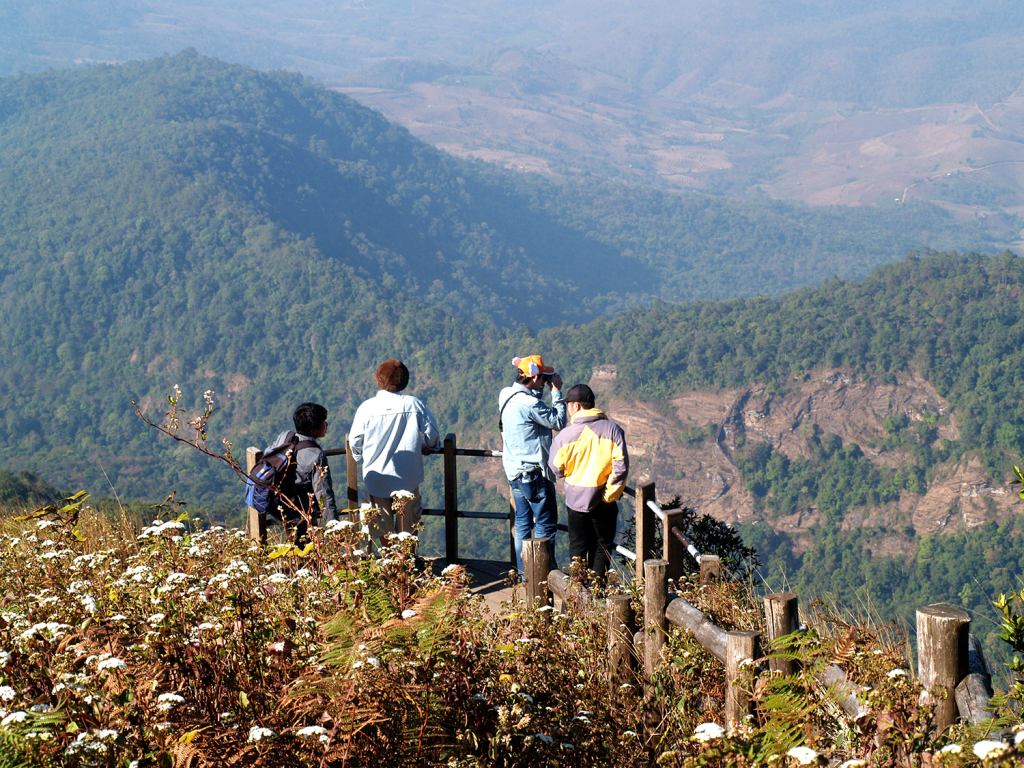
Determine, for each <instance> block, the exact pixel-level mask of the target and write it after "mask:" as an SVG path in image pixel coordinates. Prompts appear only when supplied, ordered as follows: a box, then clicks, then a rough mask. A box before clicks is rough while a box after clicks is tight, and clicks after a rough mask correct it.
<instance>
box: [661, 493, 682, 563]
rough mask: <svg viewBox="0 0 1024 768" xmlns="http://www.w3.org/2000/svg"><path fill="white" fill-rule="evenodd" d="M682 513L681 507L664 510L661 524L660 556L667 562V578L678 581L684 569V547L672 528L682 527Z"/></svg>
mask: <svg viewBox="0 0 1024 768" xmlns="http://www.w3.org/2000/svg"><path fill="white" fill-rule="evenodd" d="M684 514H685V510H682V509H673V510H672V511H671V512H666V513H665V519H664V524H663V536H662V542H663V544H662V557H663V558H664V559H665V560H666V561H667V562H668V578H669V579H671V580H672V581H679V579H681V578H682V577H683V573H684V570H685V563H684V560H685V558H686V547H685V545H684V544H683V542H681V541H680V540H679V539H678V538H677V537H676V536H675V534H673V533H672V529H673V528H678V529H679V530H682V529H683V526H682V522H683V515H684Z"/></svg>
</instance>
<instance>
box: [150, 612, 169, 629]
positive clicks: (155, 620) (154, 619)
mask: <svg viewBox="0 0 1024 768" xmlns="http://www.w3.org/2000/svg"><path fill="white" fill-rule="evenodd" d="M166 618H167V615H166V614H163V613H154V614H153V615H152V616H150V617H149V618H148V619H146V623H147V624H149V625H150V626H151V627H155V626H156V625H157V624H159V623H160V622H162V621H163V620H164V619H166Z"/></svg>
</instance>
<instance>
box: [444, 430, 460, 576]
mask: <svg viewBox="0 0 1024 768" xmlns="http://www.w3.org/2000/svg"><path fill="white" fill-rule="evenodd" d="M444 551H445V560H447V561H448V562H449V563H455V562H458V559H459V486H458V476H457V475H456V472H455V434H454V433H452V432H449V433H448V435H447V436H446V437H445V439H444Z"/></svg>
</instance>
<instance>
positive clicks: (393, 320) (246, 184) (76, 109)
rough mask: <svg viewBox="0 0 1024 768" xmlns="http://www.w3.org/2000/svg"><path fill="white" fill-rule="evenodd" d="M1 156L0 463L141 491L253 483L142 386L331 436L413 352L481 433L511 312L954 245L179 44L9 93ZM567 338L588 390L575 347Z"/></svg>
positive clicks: (7, 83)
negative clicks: (375, 381) (155, 423)
mask: <svg viewBox="0 0 1024 768" xmlns="http://www.w3.org/2000/svg"><path fill="white" fill-rule="evenodd" d="M0 161H2V162H0V202H2V205H0V281H2V285H3V299H2V301H0V412H2V419H0V446H2V448H0V460H2V461H4V462H6V463H7V464H9V465H11V466H12V467H14V468H26V469H32V470H37V471H42V472H44V473H45V475H46V476H47V477H48V478H50V479H51V480H52V481H54V482H58V483H59V484H61V485H62V486H65V487H67V486H70V485H81V484H85V485H88V486H89V487H90V488H92V489H93V490H101V489H102V491H101V492H103V493H107V492H108V491H109V487H108V479H109V485H110V486H113V489H114V490H116V491H117V492H118V493H120V494H122V495H126V496H129V497H142V496H146V497H150V496H153V495H154V494H155V495H160V496H162V495H163V493H164V492H165V489H166V488H167V487H168V486H170V487H174V488H178V489H179V490H182V491H185V492H186V493H187V495H188V496H189V497H190V498H192V499H193V500H195V499H201V500H204V501H207V502H210V501H211V500H215V499H221V500H225V499H233V498H235V497H236V494H237V488H236V486H234V485H231V480H230V477H229V476H227V475H225V474H221V475H218V474H215V473H213V471H212V470H210V469H209V468H208V467H207V466H206V465H204V464H202V463H197V462H195V461H194V460H193V457H192V456H191V455H190V454H188V452H181V451H179V452H170V451H168V450H166V449H164V448H161V447H159V445H158V444H155V443H154V442H153V440H152V437H151V436H150V435H148V434H146V433H144V432H143V431H142V430H141V426H140V424H139V422H138V421H137V420H136V419H135V417H134V416H133V415H132V413H131V409H130V406H129V404H128V403H129V399H130V398H131V397H133V396H134V397H137V398H139V399H140V402H141V403H142V404H143V405H144V407H146V408H147V409H152V408H154V407H155V406H157V405H158V404H159V403H160V402H162V400H163V395H164V394H166V393H167V392H168V391H169V390H170V387H171V386H173V385H174V384H180V385H181V386H182V388H183V390H184V391H185V392H186V393H187V396H191V397H194V399H195V402H196V403H197V404H198V403H199V402H200V397H201V393H202V392H203V391H205V390H207V389H212V390H214V391H215V392H216V393H217V403H218V405H220V406H223V407H224V411H223V412H222V413H220V414H219V415H218V419H220V421H219V424H218V427H219V428H222V429H223V433H224V434H225V436H228V437H230V438H231V439H232V440H233V441H234V442H235V444H236V446H239V447H243V445H244V444H247V443H255V444H258V445H263V444H265V442H266V441H268V440H270V439H272V437H273V436H274V435H276V434H277V433H278V431H279V430H280V429H281V428H282V426H283V425H286V424H287V421H288V414H290V412H291V410H292V408H293V407H294V406H295V404H297V403H298V402H302V401H303V400H307V399H316V400H320V401H322V402H324V403H325V404H326V405H327V406H328V408H329V409H330V410H331V414H332V419H331V421H332V432H331V437H330V439H331V440H335V441H340V440H341V435H342V433H343V431H344V427H345V426H346V425H347V422H348V420H349V419H350V418H351V414H352V413H353V411H354V408H355V406H356V404H357V403H358V402H359V400H360V399H361V398H363V397H365V396H366V395H368V394H370V393H371V392H372V371H373V369H374V368H375V367H376V365H377V364H378V363H379V362H380V361H381V360H382V359H384V358H387V357H391V356H398V357H403V358H405V359H407V360H409V362H410V363H411V364H412V367H413V370H414V375H415V377H416V378H415V379H414V390H415V391H416V392H417V393H418V394H420V395H421V396H424V397H425V398H426V399H427V400H428V402H429V403H430V405H431V406H432V407H433V408H434V409H435V411H436V412H437V414H438V416H439V417H440V418H441V420H442V422H443V423H444V426H445V428H446V429H456V430H458V431H460V432H464V431H465V430H467V429H470V428H474V429H479V428H480V425H481V424H488V425H489V421H488V420H487V419H486V418H485V416H484V414H486V413H487V412H488V411H490V410H491V407H492V401H493V397H494V392H495V391H496V389H497V387H498V386H499V384H501V383H503V382H504V381H506V380H507V378H508V377H507V372H508V360H509V358H510V357H511V356H512V354H515V353H519V354H522V352H523V349H522V347H523V346H524V344H526V342H525V341H523V340H524V339H526V338H529V334H530V332H529V331H527V330H525V329H520V330H515V331H509V330H505V328H507V327H509V326H510V325H511V324H515V323H518V322H527V323H529V324H530V326H532V327H533V328H543V327H545V326H550V325H554V324H557V323H558V322H560V321H562V320H563V319H567V318H568V319H573V318H574V319H578V320H582V319H587V318H590V317H593V316H595V315H596V314H601V313H605V312H611V311H612V310H613V309H615V308H616V307H620V306H624V305H626V304H628V303H631V302H635V301H638V300H640V299H643V298H650V297H651V296H657V295H660V296H665V297H668V298H672V299H677V298H702V297H703V298H709V297H714V296H723V295H732V294H734V293H742V294H751V295H752V294H756V293H761V292H774V291H779V290H783V289H785V288H787V287H790V286H792V285H795V284H803V283H806V282H812V283H813V282H818V281H819V280H820V279H822V278H823V277H824V276H827V275H828V274H831V273H833V272H838V273H840V274H855V275H856V274H863V273H864V271H866V270H867V268H868V267H869V266H870V265H873V264H876V263H879V262H884V261H887V260H890V259H892V258H894V257H895V256H896V255H897V254H899V253H901V252H902V250H903V249H904V247H906V246H908V245H910V244H916V243H917V241H918V240H919V239H927V238H928V237H929V233H931V235H935V234H936V233H940V234H941V235H942V237H946V238H948V237H949V236H950V235H951V230H950V227H951V222H949V221H948V220H946V219H944V218H942V217H941V216H939V215H938V214H936V213H935V212H934V211H932V210H931V209H925V208H915V209H911V208H908V209H901V210H900V211H894V212H889V213H885V214H879V213H875V212H872V211H868V210H864V211H860V212H833V213H828V212H826V213H822V212H820V211H819V212H814V213H810V212H808V210H807V209H804V208H799V207H792V206H781V205H778V204H771V205H767V204H766V205H764V206H752V207H750V206H740V205H734V204H731V203H728V202H724V201H714V200H709V199H702V198H692V197H683V198H675V197H670V196H665V195H661V194H656V193H653V192H644V191H638V190H633V189H630V188H626V187H622V186H619V185H613V184H606V183H603V182H599V181H592V180H581V181H580V183H579V184H577V185H569V186H559V185H555V184H551V183H548V182H544V181H542V180H537V179H533V178H530V177H515V176H513V175H510V174H508V173H505V172H501V171H498V170H495V169H492V168H489V167H486V166H476V165H469V164H466V163H462V162H459V161H455V160H453V159H451V158H448V157H446V156H444V155H442V154H441V153H439V152H437V151H435V150H433V149H432V148H430V147H428V146H426V145H424V144H422V143H420V142H418V141H416V140H414V139H413V138H411V137H410V136H409V134H408V133H407V132H406V131H404V130H403V129H401V128H397V127H395V126H392V125H389V124H388V123H387V122H386V121H384V120H383V118H381V116H380V115H379V114H377V113H374V112H371V111H369V110H367V109H365V108H362V107H360V106H359V105H358V104H356V103H355V102H353V101H352V100H350V99H347V98H345V97H342V96H339V95H337V94H333V93H330V92H328V91H326V90H325V89H322V88H319V87H317V86H315V85H313V84H311V83H309V82H307V81H304V80H302V79H301V78H300V77H298V76H295V75H290V74H285V73H280V72H278V73H271V74H263V73H259V72H255V71H253V70H250V69H246V68H244V67H238V66H232V65H228V64H225V63H222V62H218V61H215V60H211V59H206V58H201V57H198V56H196V55H194V54H190V53H185V54H181V55H178V56H174V57H164V58H161V59H157V60H154V61H150V62H142V63H132V64H127V65H124V66H120V67H97V68H88V69H81V70H74V71H55V72H48V73H45V74H40V75H31V76H20V77H14V78H8V79H5V80H3V81H0ZM855 234H856V237H855V236H854V235H855ZM857 243H861V244H863V245H856V244H857ZM808 265H812V266H808ZM629 317H632V316H629ZM615 322H619V321H615ZM627 322H629V321H627ZM582 335H583V337H587V336H588V335H589V332H588V333H584V334H582ZM530 343H534V342H530ZM545 343H546V342H545ZM553 343H556V344H557V342H553ZM632 343H633V342H629V344H632ZM644 343H645V344H646V342H644ZM627 346H628V345H627ZM551 350H552V351H553V352H557V354H558V355H559V357H560V360H559V365H560V366H562V367H564V368H565V369H566V372H567V373H571V374H573V375H574V376H583V375H586V372H585V371H584V367H585V363H584V362H582V360H583V359H584V358H586V353H585V352H584V351H582V350H579V351H578V350H576V349H573V350H572V351H571V353H570V352H569V350H568V348H567V349H565V350H564V351H563V350H562V349H559V348H558V347H557V346H555V347H552V348H551ZM603 355H604V353H603V352H602V356H603ZM576 361H581V362H579V363H578V364H577V362H576ZM158 486H159V490H158V491H155V489H156V488H157V487H158Z"/></svg>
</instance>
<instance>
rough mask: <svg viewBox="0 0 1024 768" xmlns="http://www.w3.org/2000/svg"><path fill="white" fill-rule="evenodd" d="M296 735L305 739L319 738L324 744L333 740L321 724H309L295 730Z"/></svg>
mask: <svg viewBox="0 0 1024 768" xmlns="http://www.w3.org/2000/svg"><path fill="white" fill-rule="evenodd" d="M295 735H296V736H300V737H301V738H303V739H312V738H316V739H318V740H319V741H320V742H321V743H322V744H326V743H327V742H329V741H330V740H331V737H330V736H328V735H327V729H325V728H322V727H321V726H319V725H309V726H306V727H305V728H300V729H299V730H297V731H296V732H295Z"/></svg>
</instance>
